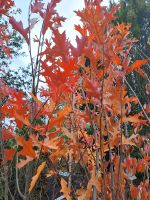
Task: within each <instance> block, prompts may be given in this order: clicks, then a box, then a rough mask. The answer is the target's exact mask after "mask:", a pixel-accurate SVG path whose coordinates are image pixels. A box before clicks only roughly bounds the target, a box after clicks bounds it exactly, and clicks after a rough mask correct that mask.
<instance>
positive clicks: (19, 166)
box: [17, 156, 34, 169]
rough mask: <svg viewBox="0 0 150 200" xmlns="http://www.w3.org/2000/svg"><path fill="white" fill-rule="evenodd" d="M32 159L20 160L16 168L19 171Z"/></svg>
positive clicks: (27, 157)
mask: <svg viewBox="0 0 150 200" xmlns="http://www.w3.org/2000/svg"><path fill="white" fill-rule="evenodd" d="M33 159H34V158H32V157H29V156H26V160H23V159H20V162H19V163H17V168H18V169H20V168H22V167H24V166H25V165H26V164H28V163H29V162H31V161H32V160H33Z"/></svg>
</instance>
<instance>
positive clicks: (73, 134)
mask: <svg viewBox="0 0 150 200" xmlns="http://www.w3.org/2000/svg"><path fill="white" fill-rule="evenodd" d="M61 129H62V131H63V132H64V134H65V135H66V136H67V137H68V138H69V139H71V140H73V142H74V143H76V138H75V133H74V132H73V133H70V132H69V131H68V130H67V129H66V128H65V127H62V128H61Z"/></svg>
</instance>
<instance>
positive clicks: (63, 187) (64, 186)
mask: <svg viewBox="0 0 150 200" xmlns="http://www.w3.org/2000/svg"><path fill="white" fill-rule="evenodd" d="M60 192H63V193H64V196H65V198H66V199H67V200H71V197H70V195H69V194H70V189H69V188H68V187H67V182H66V181H65V180H64V179H63V178H61V191H60Z"/></svg>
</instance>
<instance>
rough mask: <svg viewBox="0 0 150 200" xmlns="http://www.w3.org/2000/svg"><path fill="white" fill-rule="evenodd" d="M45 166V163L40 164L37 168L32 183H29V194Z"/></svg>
mask: <svg viewBox="0 0 150 200" xmlns="http://www.w3.org/2000/svg"><path fill="white" fill-rule="evenodd" d="M45 165H46V162H42V164H41V165H40V166H39V167H38V169H37V173H36V175H34V176H33V177H32V181H31V183H30V188H29V193H30V192H31V191H32V190H33V188H34V186H35V184H36V182H37V180H38V178H39V176H40V174H41V172H42V171H43V169H44V167H45Z"/></svg>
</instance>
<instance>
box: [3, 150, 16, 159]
mask: <svg viewBox="0 0 150 200" xmlns="http://www.w3.org/2000/svg"><path fill="white" fill-rule="evenodd" d="M15 152H16V151H15V150H14V149H5V156H6V160H12V158H13V156H14V155H15Z"/></svg>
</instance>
